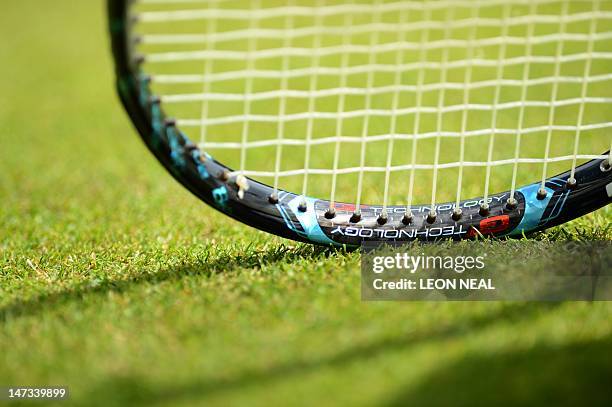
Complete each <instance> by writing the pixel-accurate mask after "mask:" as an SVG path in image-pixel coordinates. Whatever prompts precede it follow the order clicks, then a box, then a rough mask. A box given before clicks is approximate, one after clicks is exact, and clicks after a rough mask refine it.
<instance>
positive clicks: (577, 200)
mask: <svg viewBox="0 0 612 407" xmlns="http://www.w3.org/2000/svg"><path fill="white" fill-rule="evenodd" d="M130 4H131V1H129V0H108V13H109V24H110V33H111V43H112V52H113V57H114V61H115V71H116V76H117V89H118V93H119V96H120V99H121V102H122V103H123V106H124V108H125V110H126V111H127V113H128V114H129V116H130V118H131V120H132V122H133V124H134V126H135V127H136V129H137V130H138V133H139V134H140V136H141V138H142V139H143V141H144V142H145V144H146V145H147V147H148V148H149V149H150V150H151V152H152V153H153V154H154V155H155V157H156V158H157V159H158V160H159V161H160V163H161V164H162V165H163V166H164V167H165V168H166V169H167V170H168V172H170V174H171V175H172V176H173V177H174V178H175V179H176V180H178V181H179V182H180V183H181V184H183V185H184V186H185V187H186V188H187V189H188V190H190V191H191V192H192V193H193V194H194V195H196V196H197V197H198V198H200V199H201V200H202V201H204V202H205V203H207V204H208V205H210V206H212V207H214V208H216V209H217V210H219V211H220V212H222V213H223V214H225V215H227V216H230V217H232V218H234V219H236V220H238V221H240V222H242V223H244V224H247V225H249V226H252V227H255V228H258V229H260V230H263V231H266V232H269V233H272V234H275V235H277V236H281V237H285V238H289V239H293V240H297V241H303V242H309V243H315V244H321V245H337V246H339V245H345V246H358V245H360V244H361V243H363V242H364V241H370V240H373V241H411V240H438V239H455V240H460V239H470V238H477V237H483V236H494V237H502V236H509V237H520V236H524V235H526V234H529V233H532V232H535V231H539V230H543V229H545V228H548V227H551V226H555V225H559V224H562V223H564V222H567V221H569V220H571V219H574V218H577V217H579V216H582V215H584V214H586V213H589V212H592V211H594V210H596V209H598V208H600V207H602V206H605V205H607V204H609V203H610V202H611V201H612V171H610V168H611V167H610V158H609V156H610V152H609V151H608V152H605V153H602V154H599V155H597V157H598V158H594V159H592V160H591V161H589V162H587V163H585V164H583V165H581V166H579V167H577V168H576V169H575V171H574V174H573V177H572V173H571V172H570V171H567V172H564V173H561V174H559V175H557V176H554V177H550V178H548V179H547V180H546V181H545V183H544V188H542V183H541V182H535V183H532V184H529V185H526V186H523V187H520V188H517V189H516V190H515V191H514V194H513V196H511V192H510V191H505V192H502V193H497V194H491V195H489V196H488V197H487V198H486V200H485V199H484V198H483V197H475V198H472V199H465V200H462V201H461V202H460V203H459V205H457V204H456V203H453V202H448V203H441V204H436V205H435V206H431V205H411V206H409V207H407V206H405V205H404V206H392V205H387V206H384V207H383V205H359V207H356V205H355V204H352V203H338V202H334V203H333V204H332V203H331V202H330V201H328V200H325V199H317V198H314V197H308V196H302V195H299V194H295V193H292V192H289V191H284V190H280V189H275V188H273V187H271V186H269V185H266V184H264V183H261V182H258V181H257V180H254V179H250V178H249V179H247V181H246V183H247V185H248V189H245V188H244V182H245V181H244V179H240V178H239V177H237V176H236V175H235V171H233V169H232V168H229V167H227V166H225V165H224V164H223V163H221V162H218V161H216V160H215V159H214V158H213V157H212V156H211V155H209V154H208V153H207V152H205V151H202V150H201V149H200V148H199V147H198V146H197V144H196V143H194V142H193V141H191V140H190V139H189V138H188V137H187V135H186V134H185V133H184V132H182V131H181V129H180V128H179V127H178V126H177V123H176V121H175V120H173V119H172V118H170V117H168V116H167V115H166V114H165V112H164V109H163V107H162V106H161V103H160V98H159V97H158V96H156V95H155V94H153V93H152V90H151V86H150V77H148V76H147V75H146V74H145V73H144V72H143V71H142V69H141V68H142V63H143V58H142V57H141V56H139V55H138V54H137V53H136V52H135V48H136V47H135V39H136V38H137V37H136V36H134V35H133V33H132V32H131V29H132V27H133V24H134V20H133V18H132V17H131V15H130V13H129V9H130Z"/></svg>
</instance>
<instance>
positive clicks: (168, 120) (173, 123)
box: [164, 117, 176, 127]
mask: <svg viewBox="0 0 612 407" xmlns="http://www.w3.org/2000/svg"><path fill="white" fill-rule="evenodd" d="M164 126H166V127H174V126H176V119H173V118H172V117H168V118H165V119H164Z"/></svg>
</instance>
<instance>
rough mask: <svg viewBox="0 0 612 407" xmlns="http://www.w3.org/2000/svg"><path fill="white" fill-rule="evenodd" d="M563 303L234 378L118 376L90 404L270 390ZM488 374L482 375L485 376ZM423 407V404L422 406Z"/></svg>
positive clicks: (529, 306)
mask: <svg viewBox="0 0 612 407" xmlns="http://www.w3.org/2000/svg"><path fill="white" fill-rule="evenodd" d="M557 306H558V303H542V304H533V303H513V304H508V305H507V306H504V307H501V309H499V310H496V311H495V312H490V313H488V314H486V315H473V316H470V317H468V318H465V319H461V320H457V321H456V323H455V324H454V325H450V326H444V327H439V328H434V329H431V330H422V331H418V332H414V333H411V334H407V335H403V336H396V337H390V338H385V339H381V340H378V341H373V342H371V343H367V344H363V345H358V346H354V347H351V348H349V349H344V350H340V351H339V352H338V353H336V354H335V355H332V356H330V357H327V358H322V359H321V358H315V359H313V360H298V361H295V362H292V363H287V364H281V365H279V366H276V367H273V368H270V369H254V370H251V371H245V372H243V373H241V374H238V375H237V376H235V377H232V378H226V379H214V378H209V377H207V378H202V379H199V380H194V381H192V382H188V383H181V384H177V385H171V386H165V385H160V384H153V383H151V382H150V381H148V380H147V379H146V378H144V377H139V376H115V377H112V378H109V379H107V380H104V381H102V382H100V383H98V385H97V387H95V388H93V389H91V393H90V394H88V395H87V400H100V401H103V402H104V404H107V405H108V404H129V405H150V404H154V403H161V404H168V403H171V402H178V401H194V400H197V399H200V400H201V399H202V398H206V397H210V396H215V395H217V394H219V393H224V392H230V391H239V390H240V389H242V388H244V387H251V386H268V385H273V384H274V383H275V382H277V381H282V380H287V379H289V378H291V377H294V376H299V375H305V374H312V373H314V372H317V371H318V370H320V369H325V368H342V367H343V366H348V365H350V364H353V363H355V362H360V361H361V362H363V361H367V360H368V359H374V358H376V357H378V356H380V355H381V354H384V353H387V352H391V353H393V352H398V351H401V350H404V349H407V348H410V347H414V346H418V345H419V344H423V343H430V342H435V341H445V340H449V339H452V338H456V337H459V336H461V335H463V334H465V333H467V332H474V331H477V330H481V329H486V328H488V327H489V326H491V325H493V324H496V323H500V322H504V323H508V322H510V323H512V322H518V321H521V320H526V319H529V318H532V317H534V316H536V315H537V314H539V313H542V312H547V311H549V310H551V309H553V308H555V307H557ZM482 373H483V372H482V371H481V372H479V374H482ZM417 405H418V404H417Z"/></svg>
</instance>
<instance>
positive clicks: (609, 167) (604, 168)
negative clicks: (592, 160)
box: [599, 159, 612, 172]
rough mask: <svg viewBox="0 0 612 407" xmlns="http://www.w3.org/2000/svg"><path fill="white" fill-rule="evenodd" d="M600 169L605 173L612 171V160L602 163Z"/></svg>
mask: <svg viewBox="0 0 612 407" xmlns="http://www.w3.org/2000/svg"><path fill="white" fill-rule="evenodd" d="M599 169H600V170H602V171H603V172H606V171H610V170H612V165H610V160H609V159H605V160H603V161H602V162H601V165H600V166H599Z"/></svg>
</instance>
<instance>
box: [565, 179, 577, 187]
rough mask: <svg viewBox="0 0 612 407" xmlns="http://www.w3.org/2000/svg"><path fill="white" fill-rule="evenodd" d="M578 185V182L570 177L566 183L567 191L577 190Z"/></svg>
mask: <svg viewBox="0 0 612 407" xmlns="http://www.w3.org/2000/svg"><path fill="white" fill-rule="evenodd" d="M577 185H578V182H577V181H576V178H573V177H570V178H568V179H567V182H566V183H565V186H566V187H567V189H574V188H576V186H577Z"/></svg>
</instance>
